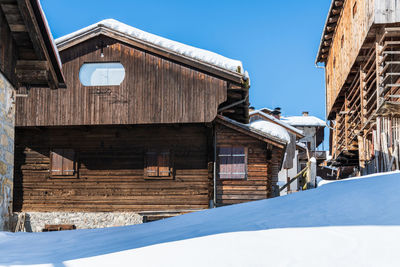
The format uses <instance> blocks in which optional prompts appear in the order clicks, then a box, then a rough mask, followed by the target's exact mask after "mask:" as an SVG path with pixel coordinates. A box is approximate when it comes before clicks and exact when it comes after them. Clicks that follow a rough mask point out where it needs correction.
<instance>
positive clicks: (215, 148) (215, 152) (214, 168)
mask: <svg viewBox="0 0 400 267" xmlns="http://www.w3.org/2000/svg"><path fill="white" fill-rule="evenodd" d="M213 135H214V136H213V143H214V144H213V147H214V149H213V150H214V162H213V186H214V192H213V198H214V200H213V204H214V206H213V208H215V207H216V206H217V130H216V127H215V124H214V125H213Z"/></svg>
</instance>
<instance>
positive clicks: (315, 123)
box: [282, 116, 326, 127]
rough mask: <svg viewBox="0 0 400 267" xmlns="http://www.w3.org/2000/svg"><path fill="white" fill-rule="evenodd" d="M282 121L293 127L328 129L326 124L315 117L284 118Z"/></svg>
mask: <svg viewBox="0 0 400 267" xmlns="http://www.w3.org/2000/svg"><path fill="white" fill-rule="evenodd" d="M282 121H284V122H286V123H287V124H290V125H292V126H295V127H296V126H297V127H301V126H307V127H326V122H325V121H323V120H321V119H319V118H317V117H315V116H290V117H283V118H282Z"/></svg>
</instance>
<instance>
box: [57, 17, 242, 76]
mask: <svg viewBox="0 0 400 267" xmlns="http://www.w3.org/2000/svg"><path fill="white" fill-rule="evenodd" d="M99 27H102V28H106V29H109V30H112V31H116V32H119V33H122V34H125V35H128V36H130V37H131V38H134V39H137V40H140V41H143V42H146V43H149V44H152V45H155V46H158V47H161V48H163V49H166V50H168V51H171V52H174V53H177V54H180V55H182V56H185V57H188V58H191V59H194V60H198V61H200V62H204V63H207V64H211V65H213V66H216V67H219V68H222V69H224V70H228V71H231V72H234V73H239V74H241V75H243V76H244V77H246V78H248V73H247V72H246V71H245V70H244V69H243V64H242V62H241V61H239V60H235V59H230V58H227V57H224V56H221V55H219V54H216V53H214V52H211V51H207V50H204V49H201V48H196V47H193V46H190V45H186V44H182V43H179V42H176V41H172V40H169V39H167V38H164V37H161V36H158V35H155V34H151V33H148V32H145V31H142V30H139V29H137V28H134V27H132V26H129V25H127V24H125V23H122V22H119V21H117V20H115V19H105V20H102V21H100V22H97V23H95V24H92V25H90V26H88V27H85V28H83V29H80V30H78V31H75V32H73V33H70V34H67V35H65V36H62V37H60V38H58V39H56V44H57V45H61V44H62V43H64V42H68V41H70V40H73V39H77V38H79V37H80V36H82V35H85V34H86V33H88V32H91V31H92V30H94V29H96V28H99Z"/></svg>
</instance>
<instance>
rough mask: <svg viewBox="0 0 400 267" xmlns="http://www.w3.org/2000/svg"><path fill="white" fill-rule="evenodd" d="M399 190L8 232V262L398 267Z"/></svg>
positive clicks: (333, 190) (343, 186)
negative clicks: (124, 223)
mask: <svg viewBox="0 0 400 267" xmlns="http://www.w3.org/2000/svg"><path fill="white" fill-rule="evenodd" d="M398 192H400V172H392V173H387V174H381V175H372V176H366V177H363V178H358V179H350V180H343V181H338V182H332V183H329V184H325V185H323V186H321V187H319V188H317V189H314V190H309V191H303V192H299V193H296V194H291V195H287V196H284V197H279V198H274V199H269V200H261V201H255V202H250V203H245V204H239V205H232V206H228V207H223V208H216V209H211V210H205V211H201V212H196V213H192V214H187V215H183V216H179V217H175V218H171V219H166V220H162V221H158V222H153V223H148V224H142V225H136V226H129V227H116V228H108V229H97V230H76V231H64V232H51V233H16V234H14V233H4V232H3V233H0V265H1V264H4V265H6V266H8V265H16V264H21V265H28V264H44V265H43V266H134V265H146V266H217V265H218V266H399V264H400V253H398V247H399V246H398V236H400V212H399V208H398V207H400V194H399V193H398ZM109 253H111V254H109ZM46 264H49V265H46Z"/></svg>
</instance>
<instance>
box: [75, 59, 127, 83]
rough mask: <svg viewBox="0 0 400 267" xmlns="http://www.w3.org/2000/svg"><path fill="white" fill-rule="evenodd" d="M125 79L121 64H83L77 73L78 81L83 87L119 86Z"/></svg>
mask: <svg viewBox="0 0 400 267" xmlns="http://www.w3.org/2000/svg"><path fill="white" fill-rule="evenodd" d="M124 78H125V68H124V66H122V64H121V63H115V62H109V63H85V64H83V65H82V67H81V69H80V71H79V80H80V81H81V83H82V84H83V85H84V86H104V85H120V84H121V83H122V81H123V80H124Z"/></svg>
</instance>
